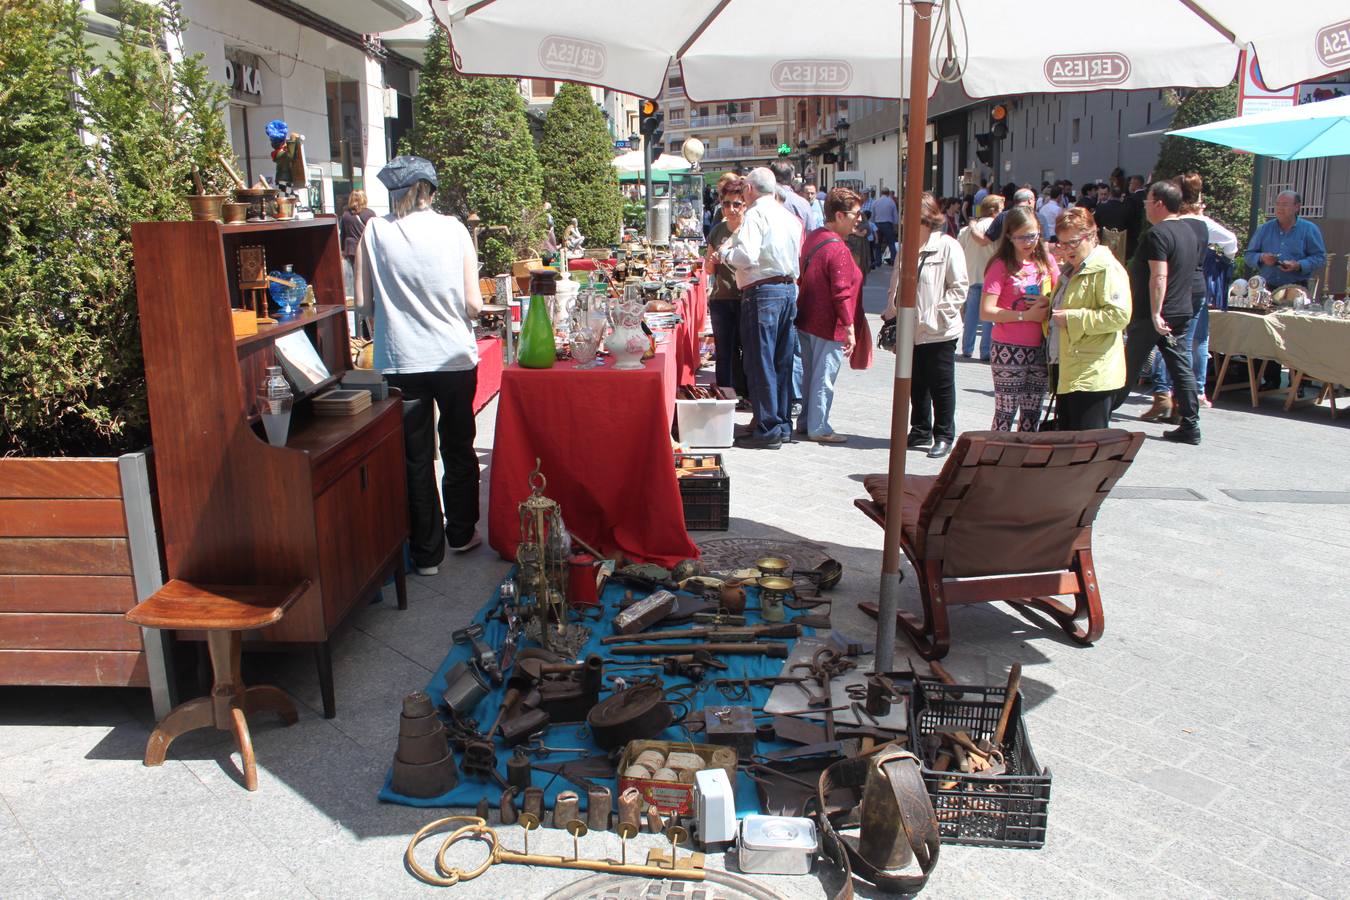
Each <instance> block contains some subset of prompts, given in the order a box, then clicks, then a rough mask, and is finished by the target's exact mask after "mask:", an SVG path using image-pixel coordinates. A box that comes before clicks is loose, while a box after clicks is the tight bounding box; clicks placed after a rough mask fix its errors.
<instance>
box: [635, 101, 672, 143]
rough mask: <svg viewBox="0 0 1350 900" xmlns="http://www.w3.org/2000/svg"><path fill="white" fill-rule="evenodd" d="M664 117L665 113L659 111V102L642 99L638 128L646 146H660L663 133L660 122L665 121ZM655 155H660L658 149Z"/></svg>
mask: <svg viewBox="0 0 1350 900" xmlns="http://www.w3.org/2000/svg"><path fill="white" fill-rule="evenodd" d="M665 119H666V114H665V113H663V112H661V104H659V103H657V102H656V101H655V100H643V101H642V121H641V127H640V128H639V130H640V131H641V132H642V135H643V137H645V138H646V139H647V146H648V147H657V148H659V147H660V146H661V135H663V134H664V133H665V128H664V126H663V124H662V123H663V122H665ZM656 155H660V154H659V151H658V152H657V154H656Z"/></svg>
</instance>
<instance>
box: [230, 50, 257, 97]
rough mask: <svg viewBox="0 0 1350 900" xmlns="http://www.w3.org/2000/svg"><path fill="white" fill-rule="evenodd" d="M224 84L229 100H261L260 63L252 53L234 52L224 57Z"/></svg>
mask: <svg viewBox="0 0 1350 900" xmlns="http://www.w3.org/2000/svg"><path fill="white" fill-rule="evenodd" d="M225 84H226V86H227V87H228V88H229V89H230V99H231V100H245V101H251V102H253V103H258V102H260V100H261V99H262V62H261V60H259V59H258V57H257V56H255V55H254V54H252V53H241V52H238V51H234V52H232V53H230V54H229V55H227V56H226V57H225Z"/></svg>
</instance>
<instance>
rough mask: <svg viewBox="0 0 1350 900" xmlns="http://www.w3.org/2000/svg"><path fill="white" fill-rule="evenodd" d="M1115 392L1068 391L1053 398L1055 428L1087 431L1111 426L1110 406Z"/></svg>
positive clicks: (1114, 397) (1113, 400)
mask: <svg viewBox="0 0 1350 900" xmlns="http://www.w3.org/2000/svg"><path fill="white" fill-rule="evenodd" d="M1115 399H1116V391H1070V392H1069V393H1067V394H1060V395H1058V396H1057V397H1056V398H1055V428H1056V430H1058V431H1087V430H1089V429H1092V428H1109V427H1110V426H1111V404H1112V403H1114V402H1115Z"/></svg>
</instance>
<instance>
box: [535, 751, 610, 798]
mask: <svg viewBox="0 0 1350 900" xmlns="http://www.w3.org/2000/svg"><path fill="white" fill-rule="evenodd" d="M533 766H534V768H535V770H536V771H539V772H552V773H553V774H554V775H557V776H558V777H560V778H563V779H565V780H566V781H569V782H571V783H572V784H575V785H576V786H577V787H579V788H581V789H582V790H584V791H586V792H587V795H588V796H589V794H590V792H591V791H593V790H595V789H596V788H598V787H600V785H598V784H596V783H595V782H594V781H592V780H591V779H593V778H613V777H614V763H613V762H612V761H611V760H610V758H609V757H608V756H583V757H580V758H578V759H567V760H563V761H562V762H536V763H533Z"/></svg>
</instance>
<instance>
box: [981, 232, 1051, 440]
mask: <svg viewBox="0 0 1350 900" xmlns="http://www.w3.org/2000/svg"><path fill="white" fill-rule="evenodd" d="M1058 283H1059V267H1058V266H1056V265H1055V263H1054V261H1053V260H1051V259H1050V254H1049V253H1048V252H1046V249H1045V241H1044V240H1043V239H1042V236H1041V233H1040V220H1039V219H1037V217H1036V213H1035V212H1033V211H1032V210H1029V209H1026V208H1025V207H1020V206H1019V207H1013V208H1012V209H1011V210H1009V211H1008V213H1007V217H1006V219H1005V221H1004V223H1003V239H1002V241H1001V242H1000V243H999V247H998V252H997V253H996V254H995V255H994V258H993V259H992V260H990V262H989V267H988V268H987V269H986V270H985V273H984V295H983V296H982V297H981V298H980V318H981V319H983V320H984V321H986V322H993V323H994V328H993V338H994V341H993V348H992V350H991V351H990V354H989V367H990V370H991V371H992V373H993V376H994V423H993V424H992V425H990V426H989V427H990V428H991V429H992V430H994V431H1012V427H1013V420H1014V419H1016V420H1017V429H1018V431H1035V430H1036V428H1037V426H1038V425H1039V424H1040V418H1041V404H1042V403H1044V402H1045V394H1046V390H1047V387H1048V385H1049V374H1048V372H1047V371H1046V366H1045V339H1044V335H1043V334H1042V331H1041V323H1042V322H1044V321H1045V319H1046V316H1047V315H1048V314H1049V310H1050V305H1049V304H1050V295H1051V294H1052V293H1054V290H1055V285H1056V284H1058Z"/></svg>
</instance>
